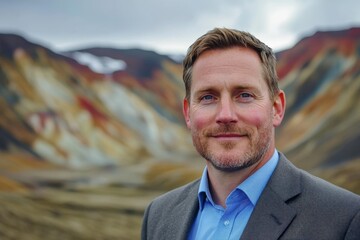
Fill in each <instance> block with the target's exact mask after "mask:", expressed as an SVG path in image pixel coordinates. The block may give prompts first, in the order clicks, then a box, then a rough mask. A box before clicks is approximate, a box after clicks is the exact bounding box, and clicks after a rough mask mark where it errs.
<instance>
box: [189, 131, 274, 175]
mask: <svg viewBox="0 0 360 240" xmlns="http://www.w3.org/2000/svg"><path fill="white" fill-rule="evenodd" d="M271 127H272V126H270V125H266V126H265V127H264V128H262V129H260V130H259V132H258V135H255V134H254V132H253V131H252V130H251V129H243V130H240V129H237V130H234V128H233V127H231V126H225V127H223V128H221V129H219V130H216V131H215V132H226V131H228V132H239V133H241V134H246V136H247V138H248V140H249V146H248V149H246V150H245V151H244V152H243V153H242V154H241V155H240V154H238V155H234V154H231V155H226V154H222V155H221V154H219V153H216V152H214V150H213V149H211V146H210V145H209V142H208V141H207V140H208V137H209V135H211V134H212V133H213V132H211V131H210V133H205V134H203V136H202V137H201V136H200V134H199V133H194V134H193V136H192V138H193V143H194V146H195V148H196V150H197V151H198V152H199V154H200V155H201V156H202V157H203V158H205V159H206V160H207V161H208V162H209V163H210V164H211V165H212V166H214V168H216V169H218V170H220V171H223V172H235V171H239V170H242V169H245V168H248V167H250V166H253V165H254V164H256V163H258V162H259V161H260V160H262V159H263V158H264V155H265V154H266V152H267V151H268V149H269V147H270V143H271V137H272V129H271ZM201 139H204V140H203V141H202V140H201ZM236 145H237V143H235V142H225V143H223V144H221V146H222V148H223V150H224V151H232V150H235V148H236Z"/></svg>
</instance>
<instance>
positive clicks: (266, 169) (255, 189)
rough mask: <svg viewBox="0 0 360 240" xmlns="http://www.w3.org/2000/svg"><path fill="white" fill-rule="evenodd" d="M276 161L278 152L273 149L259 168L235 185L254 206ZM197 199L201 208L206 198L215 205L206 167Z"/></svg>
mask: <svg viewBox="0 0 360 240" xmlns="http://www.w3.org/2000/svg"><path fill="white" fill-rule="evenodd" d="M278 161H279V153H278V151H277V150H276V149H275V151H274V154H273V155H272V157H271V158H270V160H269V161H268V162H267V163H266V164H265V165H264V166H262V167H261V168H260V169H258V170H257V171H256V172H255V173H253V174H252V175H251V176H249V177H248V178H247V179H246V180H245V181H243V182H242V183H241V184H240V185H238V186H237V188H236V189H239V190H242V191H243V192H244V193H245V194H246V196H247V197H248V198H249V200H250V201H251V203H252V204H253V205H254V206H255V204H256V203H257V201H258V199H259V197H260V195H261V193H262V191H263V190H264V188H265V186H266V184H267V182H268V181H269V179H270V177H271V175H272V173H273V172H274V170H275V168H276V165H277V163H278ZM236 189H235V190H236ZM235 190H234V191H235ZM198 199H199V205H200V209H201V210H202V209H203V207H204V204H205V200H206V199H208V200H209V201H210V202H211V203H212V205H214V206H215V203H214V202H213V199H212V196H211V193H210V188H209V182H208V176H207V167H205V169H204V171H203V173H202V176H201V180H200V186H199V191H198Z"/></svg>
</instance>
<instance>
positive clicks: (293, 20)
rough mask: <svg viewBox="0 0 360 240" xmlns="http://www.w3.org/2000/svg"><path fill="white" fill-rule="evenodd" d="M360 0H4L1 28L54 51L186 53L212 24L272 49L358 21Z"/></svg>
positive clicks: (1, 0) (0, 8) (0, 11)
mask: <svg viewBox="0 0 360 240" xmlns="http://www.w3.org/2000/svg"><path fill="white" fill-rule="evenodd" d="M359 9H360V1H359V0H341V1H339V0H58V1H56V0H0V32H1V33H17V34H21V35H23V36H24V37H26V38H27V39H29V40H30V41H33V42H36V43H39V44H42V45H45V46H47V47H50V48H51V49H53V50H70V49H75V48H83V47H90V46H105V47H119V48H129V47H140V48H144V49H150V50H155V51H157V52H160V53H169V54H176V53H179V54H185V52H186V50H187V48H188V46H189V45H190V44H191V43H192V42H193V41H194V40H195V39H196V38H198V37H199V36H200V35H202V34H204V33H205V32H207V31H208V30H210V29H212V28H214V27H229V28H237V29H240V30H244V31H248V32H250V33H252V34H254V35H255V36H256V37H258V38H259V39H260V40H262V41H263V42H265V43H266V44H267V45H269V46H270V47H272V48H273V49H274V50H275V51H279V50H283V49H286V48H290V47H292V46H293V45H294V44H295V43H296V42H297V41H298V40H299V39H301V38H302V37H304V36H308V35H311V34H313V33H314V32H315V31H317V30H338V29H345V28H349V27H351V26H357V27H360V13H359Z"/></svg>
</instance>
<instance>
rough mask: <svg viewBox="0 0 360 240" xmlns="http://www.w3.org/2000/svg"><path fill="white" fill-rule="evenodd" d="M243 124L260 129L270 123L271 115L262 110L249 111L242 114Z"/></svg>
mask: <svg viewBox="0 0 360 240" xmlns="http://www.w3.org/2000/svg"><path fill="white" fill-rule="evenodd" d="M242 119H243V121H244V123H246V124H248V125H251V126H254V127H256V128H261V127H262V126H263V125H268V124H269V122H271V121H272V115H271V113H270V112H269V111H265V110H264V109H250V110H249V111H247V112H246V113H243V114H242Z"/></svg>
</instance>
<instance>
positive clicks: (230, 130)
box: [205, 125, 251, 137]
mask: <svg viewBox="0 0 360 240" xmlns="http://www.w3.org/2000/svg"><path fill="white" fill-rule="evenodd" d="M220 134H238V135H248V136H249V135H251V133H250V132H249V131H248V130H246V129H244V128H240V127H238V126H234V125H222V126H219V127H216V128H212V129H209V130H207V131H206V132H205V136H207V137H211V136H216V135H220Z"/></svg>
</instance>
